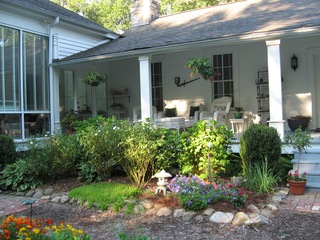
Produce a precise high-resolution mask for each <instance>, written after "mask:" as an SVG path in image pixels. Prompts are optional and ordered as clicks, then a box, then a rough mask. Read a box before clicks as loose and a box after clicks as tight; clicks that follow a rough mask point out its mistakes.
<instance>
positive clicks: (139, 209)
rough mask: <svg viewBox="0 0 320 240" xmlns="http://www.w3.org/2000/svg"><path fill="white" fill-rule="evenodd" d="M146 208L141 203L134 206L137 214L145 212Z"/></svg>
mask: <svg viewBox="0 0 320 240" xmlns="http://www.w3.org/2000/svg"><path fill="white" fill-rule="evenodd" d="M144 210H145V208H144V207H143V206H142V205H140V204H138V205H135V206H134V208H133V212H134V213H135V214H138V213H142V212H144Z"/></svg>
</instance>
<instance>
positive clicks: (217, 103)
mask: <svg viewBox="0 0 320 240" xmlns="http://www.w3.org/2000/svg"><path fill="white" fill-rule="evenodd" d="M231 103H232V98H231V97H221V98H217V99H215V100H213V101H212V103H211V107H210V111H202V112H200V117H199V119H200V120H208V119H210V120H211V119H213V120H215V121H218V122H225V117H226V115H227V114H228V113H229V110H230V106H231Z"/></svg>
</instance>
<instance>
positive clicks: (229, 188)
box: [168, 176, 247, 211]
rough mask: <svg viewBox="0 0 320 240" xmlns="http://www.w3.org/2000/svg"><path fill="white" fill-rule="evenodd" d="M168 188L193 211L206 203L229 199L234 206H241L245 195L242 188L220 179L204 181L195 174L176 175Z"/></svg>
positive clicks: (182, 203)
mask: <svg viewBox="0 0 320 240" xmlns="http://www.w3.org/2000/svg"><path fill="white" fill-rule="evenodd" d="M168 188H169V189H170V190H171V191H172V192H173V193H174V194H176V195H177V197H178V199H179V203H180V204H181V205H182V206H183V207H184V208H185V209H186V210H194V211H198V210H201V209H204V208H206V207H207V206H208V204H212V203H215V202H217V201H230V202H231V204H232V205H233V206H234V207H236V206H238V207H241V206H243V205H244V203H245V199H246V197H247V196H246V195H245V194H244V190H243V189H242V188H237V187H236V186H234V185H232V184H230V183H226V184H224V183H223V182H221V181H220V182H219V183H217V182H212V183H206V182H203V181H202V180H201V179H200V178H198V177H197V176H192V177H185V176H176V177H175V178H173V179H172V180H171V182H170V184H169V185H168Z"/></svg>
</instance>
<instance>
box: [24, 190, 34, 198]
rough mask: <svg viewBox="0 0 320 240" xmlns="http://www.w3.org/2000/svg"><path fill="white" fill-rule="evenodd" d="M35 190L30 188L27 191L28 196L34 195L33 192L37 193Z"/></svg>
mask: <svg viewBox="0 0 320 240" xmlns="http://www.w3.org/2000/svg"><path fill="white" fill-rule="evenodd" d="M35 192H36V191H35V190H33V189H31V190H29V191H28V192H27V193H26V195H25V196H26V197H32V196H33V194H35Z"/></svg>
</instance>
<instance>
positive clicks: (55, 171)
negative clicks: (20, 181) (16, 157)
mask: <svg viewBox="0 0 320 240" xmlns="http://www.w3.org/2000/svg"><path fill="white" fill-rule="evenodd" d="M81 153H82V152H81V148H80V147H79V143H78V141H77V138H76V136H75V135H71V136H67V135H54V136H50V137H49V138H47V139H42V140H41V141H38V140H36V139H33V140H32V141H30V143H29V154H28V157H27V158H26V159H27V160H28V162H30V163H31V164H33V165H34V166H36V168H37V169H38V170H39V173H38V174H39V175H38V177H39V178H40V179H42V180H43V181H45V182H47V181H54V180H57V179H61V178H65V177H75V176H77V164H78V163H79V162H80V157H81Z"/></svg>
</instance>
